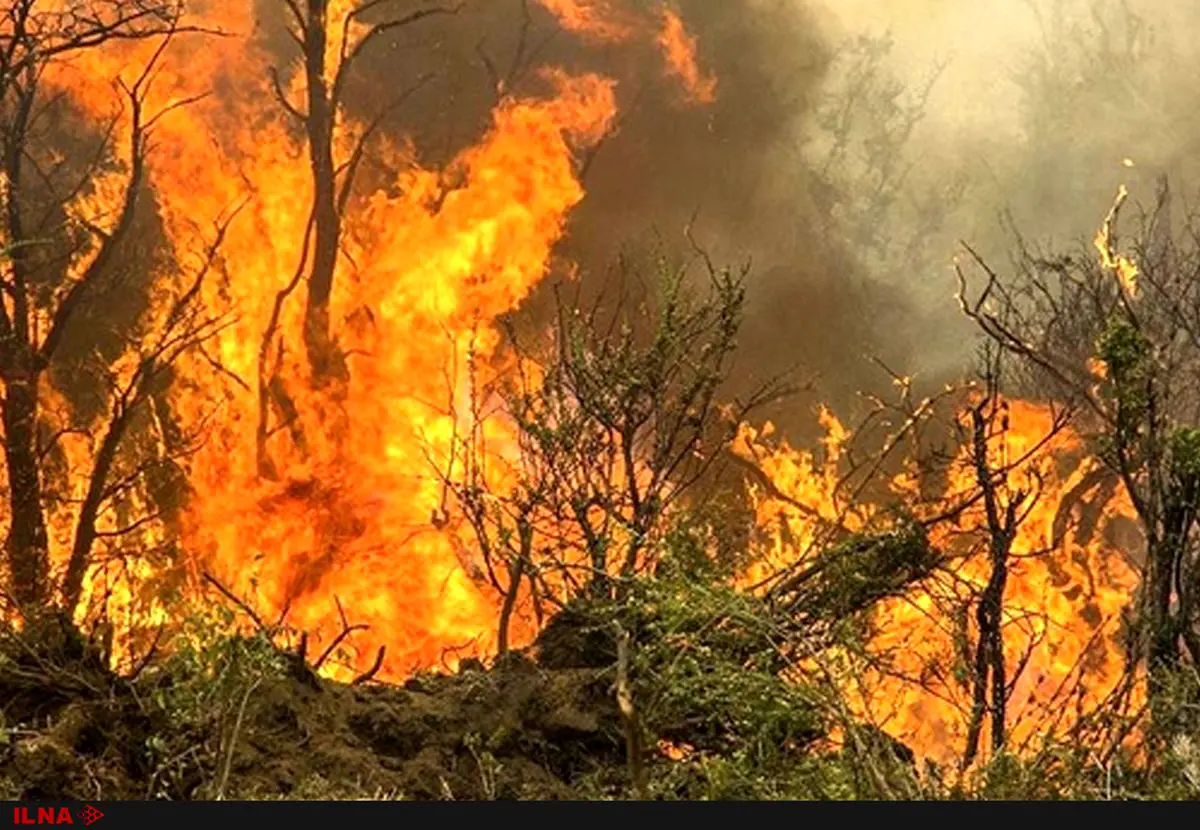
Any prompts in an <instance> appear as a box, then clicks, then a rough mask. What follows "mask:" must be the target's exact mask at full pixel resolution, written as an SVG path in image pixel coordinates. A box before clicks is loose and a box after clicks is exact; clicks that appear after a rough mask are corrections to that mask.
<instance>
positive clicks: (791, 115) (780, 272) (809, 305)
mask: <svg viewBox="0 0 1200 830" xmlns="http://www.w3.org/2000/svg"><path fill="white" fill-rule="evenodd" d="M277 5H278V4H267V3H262V4H260V17H261V19H262V20H263V22H264V30H263V36H262V39H263V43H264V44H265V45H266V46H267V48H269V49H271V50H272V51H273V52H275V54H277V55H278V56H279V59H280V61H281V63H282V62H283V61H285V60H289V59H291V56H293V55H294V53H295V47H294V45H293V44H291V43H290V42H289V41H288V40H287V38H286V36H285V35H284V34H283V28H282V27H283V22H284V21H283V17H282V16H281V14H280V12H279V10H278V8H276V6H277ZM619 5H621V6H622V7H623V8H625V9H626V10H628V11H629V12H632V13H638V14H641V15H642V16H643V17H642V19H643V20H644V21H645V22H646V23H648V25H650V26H654V25H655V24H656V23H657V22H658V20H659V17H658V11H659V10H661V8H665V7H663V6H661V4H640V5H639V4H636V3H631V2H630V3H623V4H619ZM670 8H673V9H674V10H676V11H677V12H678V13H679V15H680V17H681V18H682V19H683V21H684V22H685V24H686V26H687V29H688V31H689V33H690V34H692V35H693V36H695V38H696V41H697V47H698V52H699V54H698V61H699V64H700V70H701V72H702V73H704V75H705V76H712V77H715V79H716V90H715V91H716V97H715V100H714V101H713V102H712V103H710V104H704V105H699V104H698V103H697V102H696V101H694V100H690V99H689V97H688V95H687V94H686V91H685V90H684V88H683V86H682V84H681V82H680V79H679V77H678V76H677V74H673V73H672V72H670V71H668V67H667V65H666V64H665V62H664V58H663V55H662V54H661V51H660V49H659V48H658V45H657V44H656V42H655V37H654V34H655V33H654V31H653V30H652V29H651V30H649V31H647V32H646V33H645V36H642V37H638V38H635V39H632V40H629V41H628V42H613V41H612V40H611V39H608V40H606V39H601V38H588V37H586V36H581V35H579V34H577V33H572V32H568V31H564V30H563V28H562V27H561V26H559V25H558V24H557V22H556V21H555V20H554V18H553V17H552V16H551V15H550V14H549V13H548V12H546V11H545V10H544V9H543V8H542V7H541V6H540V5H539V4H538V3H535V2H528V3H523V2H522V0H489V1H488V2H484V3H474V4H468V5H467V6H466V7H465V8H464V9H463V10H462V11H460V12H459V13H458V14H456V15H454V16H447V17H441V18H436V19H430V20H427V21H423V22H422V23H420V24H418V25H415V26H411V27H406V28H403V29H400V30H398V31H397V32H396V33H395V34H394V36H392V37H390V39H389V38H385V39H382V41H381V42H380V43H378V44H376V46H375V48H373V49H372V50H371V51H370V52H369V53H367V54H365V55H364V59H363V60H362V61H361V63H360V64H359V70H360V71H359V74H358V77H356V78H355V79H354V83H353V93H352V98H351V100H350V101H349V105H350V107H351V109H352V110H354V111H356V112H357V113H358V114H361V115H364V116H367V117H370V116H371V115H372V114H373V113H375V112H377V111H379V110H380V109H381V108H384V107H387V106H388V104H389V101H391V100H392V99H394V98H395V97H396V96H397V95H398V94H402V93H404V92H405V91H406V90H407V89H408V88H409V86H410V85H412V84H414V81H415V80H416V79H418V78H423V77H426V76H429V80H428V81H426V82H425V83H423V84H421V85H420V87H419V89H417V91H416V92H414V93H413V94H411V95H410V96H409V97H408V98H407V100H406V102H405V104H404V105H403V106H402V107H401V108H399V109H398V110H397V111H396V113H395V114H394V115H393V116H391V117H390V118H389V119H388V121H387V123H386V127H387V130H388V131H389V132H390V133H391V134H392V135H393V136H404V137H406V138H407V139H409V140H411V142H412V144H413V146H414V148H415V149H416V152H417V154H418V157H419V158H420V159H421V161H422V162H423V163H424V164H426V165H429V166H438V165H440V164H442V163H444V162H445V161H447V160H448V159H450V158H452V157H453V155H454V154H455V153H456V152H457V151H458V150H460V149H461V148H462V147H464V146H467V145H469V144H470V143H473V142H475V141H477V140H478V139H479V137H480V136H481V134H482V133H483V132H484V131H485V130H486V129H487V127H488V125H489V113H490V111H491V109H492V107H493V106H494V105H495V104H496V102H497V100H498V94H497V84H496V78H497V77H503V78H504V79H505V86H504V90H505V91H506V92H511V93H513V94H517V95H521V94H536V93H537V92H539V91H541V89H542V87H541V83H542V82H541V80H540V78H539V76H538V72H537V70H538V69H539V68H540V67H545V66H561V67H564V68H566V69H568V70H570V71H596V72H599V73H601V74H604V75H605V76H608V77H612V78H615V79H616V80H617V82H618V87H617V89H618V95H619V98H620V104H621V108H622V114H621V116H620V123H619V129H618V131H617V132H616V134H615V135H613V136H612V137H611V138H610V139H609V140H607V141H606V142H605V143H604V144H603V146H602V147H600V148H599V150H598V151H597V152H596V153H595V154H594V156H593V157H591V158H589V159H588V160H587V162H586V173H585V179H584V183H585V186H586V189H587V197H586V199H585V201H584V202H583V203H582V204H581V205H580V206H579V208H578V209H577V210H576V211H575V212H574V214H573V215H572V217H571V224H570V227H569V229H568V233H567V237H566V238H565V239H564V242H563V244H562V245H561V246H560V251H559V253H560V255H561V258H562V262H561V263H560V264H559V265H560V268H559V271H560V273H563V272H565V271H566V270H567V268H568V266H567V263H571V264H573V265H575V266H578V274H579V276H580V278H581V280H582V283H583V285H584V287H585V288H586V289H594V290H599V288H600V287H601V286H604V285H607V284H609V283H610V281H611V280H612V279H613V278H614V277H613V269H614V266H615V264H616V263H617V261H618V258H619V257H620V256H621V255H622V253H625V252H630V251H632V252H635V253H642V254H644V253H646V252H647V251H649V250H654V251H661V252H663V253H667V254H673V255H675V256H679V257H683V256H691V255H694V253H695V252H694V251H693V249H692V242H691V241H690V240H689V239H688V238H686V236H685V230H687V229H688V228H691V229H692V238H693V239H694V240H695V242H696V243H698V244H699V245H701V246H703V248H704V249H705V251H706V252H707V253H708V254H710V255H711V257H712V258H713V260H714V261H715V262H716V263H718V264H722V265H723V264H729V265H731V266H738V265H740V264H742V263H744V262H747V261H750V262H752V264H753V267H752V271H751V274H750V277H749V281H750V285H749V291H748V309H747V311H748V314H747V319H746V322H745V326H744V329H743V336H742V339H741V349H740V355H739V363H738V366H737V369H736V377H735V379H734V382H733V384H732V386H731V389H730V394H737V393H739V392H741V391H743V390H748V389H750V388H752V387H755V386H757V385H758V384H760V383H763V382H765V381H766V380H768V379H770V378H773V377H775V376H777V375H779V374H781V373H784V372H786V371H788V370H791V369H795V370H796V376H797V377H798V378H800V379H803V380H811V379H814V378H815V379H816V385H815V387H814V391H813V396H812V398H811V399H807V400H802V401H792V402H791V403H789V404H788V406H787V407H786V408H781V409H779V410H777V411H775V412H772V413H770V414H771V416H772V417H774V418H775V419H776V421H777V422H778V421H779V420H781V419H782V420H785V421H787V420H793V421H795V423H796V424H797V426H799V425H801V424H810V423H811V422H812V418H811V408H812V405H813V404H815V403H816V402H817V400H824V401H830V402H832V403H834V404H835V405H845V406H849V405H850V404H851V403H852V402H853V401H854V400H855V393H856V392H857V391H859V390H860V389H861V388H863V387H864V386H866V385H868V384H870V383H871V382H872V381H876V380H879V379H880V373H879V371H878V369H877V368H875V367H874V366H873V365H872V364H871V363H870V362H869V361H867V360H866V356H868V355H877V356H880V357H884V358H886V360H887V361H888V362H889V364H895V365H897V366H901V365H903V364H904V363H905V362H906V361H907V339H908V338H907V333H906V332H905V330H904V329H905V323H904V320H905V317H906V313H905V309H904V298H903V292H901V291H898V290H896V289H895V288H894V287H891V286H887V285H884V284H882V283H880V282H878V281H872V280H870V279H868V278H867V275H866V274H865V272H864V271H863V269H862V268H861V267H860V265H859V263H858V261H857V256H856V254H855V252H854V251H852V250H849V249H848V248H847V246H846V245H845V244H844V241H843V240H841V239H839V238H837V236H836V235H834V234H830V233H829V232H828V228H827V227H826V223H825V222H824V221H823V220H822V219H821V215H820V210H819V208H818V206H817V205H816V203H815V202H814V200H813V196H812V194H813V192H814V178H813V176H812V173H811V171H810V169H809V165H808V164H807V163H806V161H805V159H804V157H803V155H802V148H801V140H802V136H803V134H804V132H805V130H806V129H807V128H808V127H809V121H810V119H811V117H812V115H813V113H814V107H815V105H816V103H817V101H818V99H819V96H820V92H821V89H822V87H823V85H824V83H825V81H826V74H827V73H828V71H829V70H830V67H831V59H832V53H831V51H830V48H829V44H828V41H827V38H826V36H825V32H824V31H823V26H822V22H821V21H820V20H819V19H818V17H817V16H815V15H814V13H813V11H812V9H810V8H809V7H808V6H807V5H806V4H804V3H798V2H795V1H794V0H749V2H738V3H714V2H711V0H679V1H678V2H674V3H672V4H671V6H670ZM525 10H528V17H526V16H525V15H526V11H525ZM514 67H516V68H517V71H516V72H515V73H514V72H512V69H513V68H514ZM365 175H367V176H372V175H373V173H372V171H371V170H370V169H368V170H367V171H366V173H365ZM374 175H376V176H378V177H380V178H379V179H378V181H385V180H386V179H387V177H388V171H374ZM372 186H374V183H373V184H372ZM642 276H644V277H646V278H647V279H652V277H653V275H652V274H644V275H642ZM548 292H549V288H548V287H547V291H546V292H544V293H543V294H542V295H541V296H536V297H534V298H533V299H532V301H531V302H530V303H529V308H528V309H527V312H528V313H530V314H533V315H537V314H538V313H539V311H541V312H544V311H545V308H546V306H547V296H548Z"/></svg>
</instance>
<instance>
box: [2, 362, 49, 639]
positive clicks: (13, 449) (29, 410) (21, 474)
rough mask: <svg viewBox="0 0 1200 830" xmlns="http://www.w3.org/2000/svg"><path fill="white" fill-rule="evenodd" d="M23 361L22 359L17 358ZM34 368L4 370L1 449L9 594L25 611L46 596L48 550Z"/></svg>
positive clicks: (36, 608) (46, 599) (44, 601)
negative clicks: (6, 494)
mask: <svg viewBox="0 0 1200 830" xmlns="http://www.w3.org/2000/svg"><path fill="white" fill-rule="evenodd" d="M22 362H25V361H22ZM37 382H38V375H37V373H35V372H31V371H28V369H27V368H26V369H25V370H24V371H22V370H20V369H18V370H17V371H16V372H13V371H12V370H7V371H5V372H4V385H5V389H4V392H5V394H4V455H5V460H6V461H7V463H8V487H9V509H10V511H11V515H10V521H11V525H10V527H9V532H8V544H7V548H8V550H7V553H8V565H9V572H10V573H11V575H12V581H13V594H14V597H15V599H16V601H17V602H18V604H19V605H20V606H21V612H22V613H23V614H25V615H26V616H28V615H30V614H35V615H36V614H37V613H38V612H39V611H40V610H41V609H43V608H45V606H47V605H48V604H49V602H50V599H51V598H50V584H49V583H50V558H49V557H50V552H49V548H50V545H49V538H48V536H47V533H46V519H45V515H44V514H43V512H42V480H41V473H40V471H39V469H38V457H37V456H38V454H37V415H38V400H37Z"/></svg>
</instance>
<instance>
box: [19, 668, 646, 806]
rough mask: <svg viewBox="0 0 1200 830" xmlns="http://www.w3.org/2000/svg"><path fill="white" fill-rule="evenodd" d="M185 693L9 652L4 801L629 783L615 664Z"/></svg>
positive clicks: (464, 793)
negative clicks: (185, 704) (208, 695)
mask: <svg viewBox="0 0 1200 830" xmlns="http://www.w3.org/2000/svg"><path fill="white" fill-rule="evenodd" d="M182 686H183V682H182V681H180V679H179V678H177V677H173V676H171V675H170V674H168V673H164V672H162V671H154V670H151V671H147V672H145V673H144V676H143V677H139V678H138V679H136V680H134V681H130V680H127V679H123V678H120V677H117V676H115V675H113V674H111V673H110V672H108V671H107V670H105V669H104V668H103V667H102V665H101V664H100V663H98V662H97V661H95V660H93V659H89V658H87V656H86V655H84V654H74V655H64V654H63V652H62V650H61V649H59V650H57V651H56V653H55V654H53V655H52V656H51V655H46V654H37V653H34V652H32V651H27V652H25V653H22V654H19V655H16V656H13V655H7V656H6V657H5V658H4V659H3V661H0V701H3V702H2V703H0V713H2V718H3V719H2V721H0V790H3V791H0V797H9V798H20V799H76V798H78V799H89V798H91V799H94V798H106V799H146V798H162V797H166V798H177V799H187V798H214V797H217V796H218V794H219V795H221V796H223V797H225V798H273V797H287V798H353V797H360V798H366V797H386V796H393V797H403V798H434V799H438V798H454V799H490V798H537V799H554V798H578V797H579V795H578V792H577V790H576V786H577V785H578V783H579V782H580V781H581V780H583V779H585V778H586V779H588V780H590V781H592V782H596V781H600V782H603V781H605V780H613V781H614V782H619V781H620V780H621V779H622V776H623V774H624V772H623V771H624V745H623V743H622V739H621V730H620V725H619V716H618V712H617V710H616V705H615V702H614V700H613V694H612V678H611V677H610V676H609V673H608V671H607V670H605V669H596V668H572V669H549V668H546V667H543V666H539V665H537V664H535V663H533V662H532V661H531V660H529V659H527V658H525V657H523V656H521V655H518V654H513V655H509V656H508V657H507V658H506V659H504V660H501V661H498V662H497V664H496V665H494V666H492V667H491V668H489V669H486V670H485V669H484V667H483V666H481V665H479V664H477V663H469V664H467V665H465V666H464V667H463V669H462V670H461V671H460V672H459V673H458V674H456V675H444V676H443V675H439V676H419V677H416V678H414V679H412V680H410V681H408V682H407V683H406V684H405V685H404V686H403V687H396V686H385V685H367V686H362V687H353V686H345V685H339V684H334V683H329V682H325V681H318V682H315V683H314V682H313V680H312V677H311V675H309V676H304V675H303V674H302V673H297V672H294V671H292V672H289V671H282V672H278V673H276V674H274V675H271V676H270V677H269V679H262V678H260V680H259V682H256V683H253V684H248V685H245V686H244V687H240V688H241V690H240V691H239V692H238V693H235V694H228V695H225V698H224V699H223V700H219V699H218V698H217V697H216V693H215V692H214V693H213V697H212V699H211V700H207V699H205V698H204V697H203V695H204V694H205V692H204V690H203V689H198V690H197V693H198V694H199V695H201V697H199V698H197V699H196V700H194V701H191V698H189V701H191V703H192V704H194V706H192V708H190V709H188V711H189V712H192V713H193V714H191V715H189V716H182V715H180V714H179V712H180V710H179V708H178V705H177V704H175V703H172V702H171V701H175V700H177V699H179V697H180V695H179V692H180V689H181V687H182ZM189 694H191V692H190V691H189ZM206 707H207V708H206Z"/></svg>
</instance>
